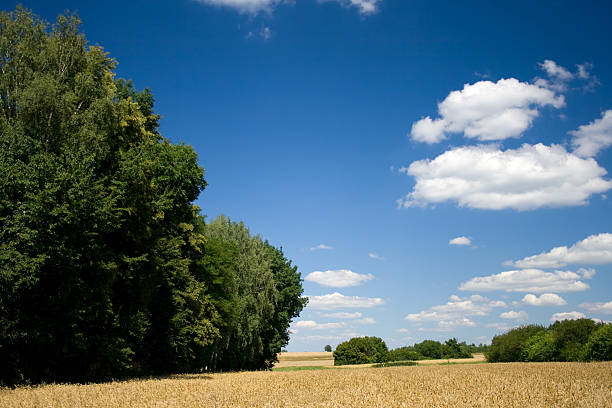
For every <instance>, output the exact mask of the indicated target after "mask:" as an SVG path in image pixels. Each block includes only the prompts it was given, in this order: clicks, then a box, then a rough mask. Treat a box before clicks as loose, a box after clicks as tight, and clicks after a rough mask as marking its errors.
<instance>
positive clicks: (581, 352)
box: [485, 319, 612, 363]
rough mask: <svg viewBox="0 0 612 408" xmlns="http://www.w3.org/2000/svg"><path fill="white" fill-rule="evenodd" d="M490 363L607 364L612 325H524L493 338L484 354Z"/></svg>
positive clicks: (585, 321)
mask: <svg viewBox="0 0 612 408" xmlns="http://www.w3.org/2000/svg"><path fill="white" fill-rule="evenodd" d="M485 356H486V358H487V360H488V361H489V362H492V363H495V362H509V361H610V360H612V323H603V322H599V323H596V322H594V321H593V320H591V319H576V320H563V321H557V322H554V323H553V324H551V325H550V326H548V327H543V326H538V325H526V326H521V327H517V328H515V329H512V330H510V331H508V332H506V333H504V334H501V335H499V336H495V337H494V338H493V340H492V342H491V346H490V347H489V349H488V350H487V352H485Z"/></svg>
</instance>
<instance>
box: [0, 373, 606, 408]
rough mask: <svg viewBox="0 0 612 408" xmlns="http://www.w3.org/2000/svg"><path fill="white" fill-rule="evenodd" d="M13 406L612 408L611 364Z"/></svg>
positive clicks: (114, 394)
mask: <svg viewBox="0 0 612 408" xmlns="http://www.w3.org/2000/svg"><path fill="white" fill-rule="evenodd" d="M0 406H2V407H6V408H13V407H100V408H103V407H134V408H135V407H521V408H526V407H587V408H588V407H598V408H600V407H612V363H610V362H607V363H508V364H471V365H446V366H416V367H389V368H359V369H333V368H329V369H322V370H318V371H293V372H244V373H229V374H214V375H185V376H173V377H169V378H164V379H150V380H134V381H126V382H114V383H105V384H91V385H46V386H39V387H32V388H28V387H23V388H18V389H16V390H8V389H4V390H0Z"/></svg>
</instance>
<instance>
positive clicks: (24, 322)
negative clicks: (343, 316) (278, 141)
mask: <svg viewBox="0 0 612 408" xmlns="http://www.w3.org/2000/svg"><path fill="white" fill-rule="evenodd" d="M78 29H79V20H78V18H76V17H75V16H60V17H58V20H57V22H56V24H54V25H53V26H51V27H49V26H47V24H46V23H44V22H42V21H40V20H38V19H37V18H36V17H34V16H33V15H32V14H31V13H30V12H28V11H26V10H24V9H21V8H18V9H17V10H16V11H15V12H12V13H0V367H2V370H0V383H5V384H12V383H16V382H23V381H32V382H38V381H91V380H100V379H106V378H111V377H119V376H125V375H142V374H157V373H166V372H179V371H180V372H186V371H197V370H202V369H205V368H207V369H214V368H215V367H217V368H222V369H242V368H266V367H269V366H270V365H271V364H272V363H273V362H274V361H275V359H276V353H277V352H279V351H280V349H281V347H282V346H284V345H285V344H286V343H287V341H288V331H287V329H288V326H289V323H290V321H291V319H292V318H294V317H296V316H297V315H298V314H299V312H300V311H301V309H302V308H303V306H304V304H305V299H304V298H301V294H302V286H301V278H300V274H299V273H298V272H297V268H296V267H295V266H292V265H291V262H290V261H288V260H287V259H286V258H285V256H284V255H283V252H282V250H280V249H277V248H275V247H273V246H271V245H270V244H268V243H267V242H263V241H262V240H261V239H260V238H258V237H252V236H250V234H249V231H248V229H246V227H245V226H244V225H243V224H236V223H232V222H230V221H229V220H226V219H224V218H221V219H219V220H216V221H214V222H212V223H211V224H210V225H206V224H205V222H204V218H203V217H202V216H201V215H200V214H199V208H198V207H197V206H195V205H193V201H194V200H195V199H196V198H197V197H198V195H199V194H200V192H201V191H202V190H203V189H204V187H205V186H206V181H205V179H204V170H203V169H202V168H201V167H200V166H199V165H198V158H197V155H196V153H195V152H194V151H193V149H192V148H191V147H190V146H185V145H182V144H172V143H171V142H170V141H169V140H167V139H165V138H164V137H162V136H161V135H160V134H159V132H158V122H159V116H158V115H157V114H155V113H154V111H153V102H154V99H153V96H152V94H151V92H149V90H146V89H145V90H144V91H141V92H137V91H136V90H135V89H134V87H133V85H132V84H131V82H128V81H124V80H121V79H115V78H114V73H113V69H114V66H115V62H114V61H113V60H112V59H110V58H109V57H108V56H107V54H106V53H105V52H103V50H102V49H101V48H100V47H90V46H88V45H87V41H86V39H85V37H84V36H83V35H82V34H81V33H79V31H78Z"/></svg>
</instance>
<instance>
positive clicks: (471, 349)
mask: <svg viewBox="0 0 612 408" xmlns="http://www.w3.org/2000/svg"><path fill="white" fill-rule="evenodd" d="M327 347H328V346H326V350H325V351H328V349H327ZM487 348H488V346H486V345H482V344H480V345H478V346H476V345H474V344H467V343H466V342H465V341H462V342H458V341H457V339H456V338H451V339H448V340H446V342H444V343H440V342H439V341H436V340H423V341H422V342H420V343H416V344H414V345H413V346H404V347H398V348H396V349H393V350H389V349H388V348H387V345H386V343H385V342H384V341H383V340H382V339H381V338H379V337H369V336H365V337H353V338H351V339H350V340H348V341H344V342H342V343H340V344H338V346H337V347H336V350H335V351H334V352H333V356H334V365H347V364H368V363H385V362H389V361H415V360H426V359H443V358H444V359H448V358H471V357H472V354H473V353H481V352H483V351H485V350H487ZM329 351H331V346H329Z"/></svg>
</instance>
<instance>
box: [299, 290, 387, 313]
mask: <svg viewBox="0 0 612 408" xmlns="http://www.w3.org/2000/svg"><path fill="white" fill-rule="evenodd" d="M307 297H308V307H309V308H311V309H323V310H328V309H348V308H352V309H365V308H370V307H376V306H382V305H384V304H385V303H386V302H385V300H384V299H382V298H369V297H360V296H344V295H343V294H342V293H338V292H334V293H330V294H328V295H321V296H307Z"/></svg>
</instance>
